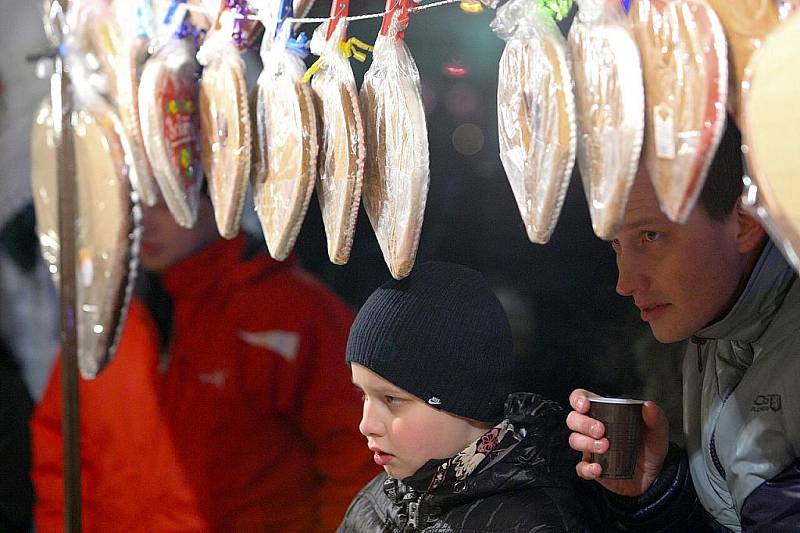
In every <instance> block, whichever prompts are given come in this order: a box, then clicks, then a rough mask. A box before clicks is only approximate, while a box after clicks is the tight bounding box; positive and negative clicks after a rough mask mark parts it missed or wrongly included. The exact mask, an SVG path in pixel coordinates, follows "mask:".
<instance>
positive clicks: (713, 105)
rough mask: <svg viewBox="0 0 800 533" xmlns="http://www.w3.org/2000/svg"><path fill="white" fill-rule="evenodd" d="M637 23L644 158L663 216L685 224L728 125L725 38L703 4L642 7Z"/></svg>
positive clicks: (652, 2)
mask: <svg viewBox="0 0 800 533" xmlns="http://www.w3.org/2000/svg"><path fill="white" fill-rule="evenodd" d="M630 19H631V21H632V24H633V32H634V36H635V38H636V43H637V44H638V46H639V52H640V53H641V58H642V68H643V72H644V88H645V137H644V147H643V149H642V158H643V160H644V165H645V167H646V169H647V172H648V174H649V175H650V179H651V180H652V181H653V186H654V188H655V191H656V195H657V197H658V201H659V204H660V205H661V210H662V211H663V212H664V213H665V214H666V215H667V217H668V218H669V219H670V220H672V221H674V222H684V221H685V220H686V219H687V218H688V216H689V214H690V213H691V211H692V208H693V207H694V205H695V203H696V201H697V197H698V196H699V194H700V191H701V190H702V188H703V183H704V181H705V174H706V172H707V170H708V166H709V165H710V164H711V160H712V159H713V157H714V154H715V152H716V149H717V146H718V144H719V138H720V135H721V134H722V129H723V127H724V125H725V103H726V97H727V87H728V85H727V82H728V56H727V45H726V43H725V34H724V33H723V31H722V26H721V25H720V22H719V19H718V18H717V16H716V14H715V13H714V10H713V9H711V7H710V6H709V5H708V4H707V3H706V2H705V1H704V0H670V1H664V0H637V1H636V2H634V3H632V4H631V10H630Z"/></svg>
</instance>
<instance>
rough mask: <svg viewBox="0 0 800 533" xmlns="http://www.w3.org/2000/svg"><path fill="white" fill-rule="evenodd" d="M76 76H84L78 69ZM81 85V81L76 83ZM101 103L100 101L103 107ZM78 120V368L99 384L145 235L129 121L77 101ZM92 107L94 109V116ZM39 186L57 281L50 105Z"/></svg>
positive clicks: (41, 118) (42, 113)
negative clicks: (128, 160)
mask: <svg viewBox="0 0 800 533" xmlns="http://www.w3.org/2000/svg"><path fill="white" fill-rule="evenodd" d="M71 71H72V72H73V73H75V74H77V72H76V70H75V69H71ZM74 83H75V85H79V84H80V83H81V82H80V81H75V82H74ZM96 102H99V101H96ZM76 107H77V109H78V110H77V111H75V112H73V113H72V115H71V117H72V118H71V125H72V128H73V139H74V151H75V166H76V168H75V176H76V181H77V183H76V185H77V187H76V194H77V196H76V203H77V212H78V218H77V220H76V222H75V223H76V226H77V227H76V241H75V247H76V250H75V256H76V259H77V265H76V271H77V276H76V277H77V279H76V286H75V292H76V310H77V315H76V324H77V326H76V329H77V338H78V367H79V369H80V372H81V374H82V375H83V376H84V377H85V378H94V377H96V376H97V374H98V373H99V372H100V371H102V370H103V368H104V367H105V366H106V365H107V364H108V363H109V361H110V360H111V359H112V357H113V355H114V352H115V350H116V346H117V343H118V342H119V338H120V335H121V333H122V326H123V324H124V322H125V316H126V314H127V309H128V303H129V300H130V296H131V294H132V291H133V284H134V280H135V272H136V262H137V257H138V247H139V230H138V229H136V228H137V219H136V213H137V212H138V211H135V209H138V207H135V204H134V203H133V201H132V198H131V188H130V183H129V181H128V179H127V177H126V173H127V171H126V165H125V161H124V150H123V144H122V142H121V134H122V129H121V123H120V121H119V119H118V118H117V117H115V116H114V115H113V112H112V111H111V110H110V109H103V106H102V104H101V105H100V106H92V105H85V104H83V103H81V99H80V98H79V97H76ZM90 109H93V110H91V111H90ZM31 150H32V154H31V161H32V169H31V180H32V189H33V192H34V194H33V200H34V207H35V210H36V221H37V233H38V234H39V242H40V244H41V250H42V255H43V257H44V259H45V262H46V263H47V264H48V266H49V270H50V272H51V273H52V274H53V276H54V277H55V278H56V279H57V278H58V275H59V272H60V266H59V247H60V240H59V234H58V202H59V199H58V194H59V190H58V181H57V173H56V159H57V154H56V150H55V145H54V131H53V117H52V113H51V108H50V105H49V102H45V103H43V104H42V105H41V106H40V108H39V110H38V112H37V115H36V119H35V122H34V125H33V129H32V134H31Z"/></svg>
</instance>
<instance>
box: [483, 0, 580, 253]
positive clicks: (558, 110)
mask: <svg viewBox="0 0 800 533" xmlns="http://www.w3.org/2000/svg"><path fill="white" fill-rule="evenodd" d="M492 29H493V30H494V31H495V32H496V33H497V34H498V36H499V37H500V38H502V39H504V40H505V41H506V46H505V48H504V49H503V55H502V56H501V58H500V72H499V76H498V83H497V130H498V135H499V138H500V160H501V162H502V163H503V168H504V169H505V171H506V175H507V176H508V181H509V183H510V184H511V190H512V191H513V193H514V198H515V199H516V200H517V207H518V208H519V211H520V215H521V216H522V220H523V222H524V224H525V231H526V233H527V234H528V238H529V239H530V240H531V241H532V242H536V243H542V244H543V243H546V242H548V241H549V240H550V236H551V235H552V233H553V230H554V229H555V226H556V223H557V222H558V216H559V214H560V213H561V207H562V206H563V204H564V197H565V196H566V193H567V187H568V186H569V179H570V176H571V174H572V168H573V165H574V164H575V150H576V120H575V101H574V98H573V92H572V91H573V87H572V86H573V81H572V74H571V71H570V68H569V62H568V58H567V49H566V42H565V40H564V38H563V37H562V35H561V33H560V31H559V30H558V27H557V26H556V25H555V22H554V21H553V19H552V18H551V16H550V14H549V13H547V12H545V11H544V10H543V9H542V8H541V7H540V5H539V3H538V2H537V1H536V0H509V2H508V3H506V4H504V5H503V6H501V7H500V8H499V9H498V10H497V17H496V18H495V20H494V21H493V22H492Z"/></svg>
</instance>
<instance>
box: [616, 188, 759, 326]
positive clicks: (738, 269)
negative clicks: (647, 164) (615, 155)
mask: <svg viewBox="0 0 800 533" xmlns="http://www.w3.org/2000/svg"><path fill="white" fill-rule="evenodd" d="M746 216H747V215H746V214H743V212H742V210H741V208H740V207H738V206H737V207H736V208H734V210H733V212H732V213H731V214H730V215H728V216H727V217H725V218H724V219H722V220H714V219H712V218H710V217H709V216H708V214H707V213H706V211H705V209H703V208H702V207H701V206H700V205H698V206H697V207H696V208H695V209H694V210H693V211H692V214H691V215H690V217H689V219H688V220H687V222H686V223H685V224H676V223H674V222H670V221H669V220H668V219H667V218H666V217H665V216H664V215H663V213H662V212H661V209H660V208H659V205H658V200H657V198H656V193H655V190H654V189H653V185H652V183H651V182H650V179H649V177H648V176H647V175H646V174H645V173H644V172H640V173H639V175H638V176H637V178H636V182H635V183H634V186H633V188H632V190H631V193H630V197H629V199H628V205H627V208H626V211H625V217H624V221H623V226H622V228H621V229H620V231H619V232H618V233H617V235H616V238H615V239H613V240H612V247H613V248H614V251H615V252H616V254H617V267H618V269H619V278H618V280H617V292H618V293H619V294H621V295H623V296H631V297H633V299H634V302H635V304H636V307H638V308H639V310H640V312H641V317H642V320H644V321H645V322H648V323H649V324H650V328H651V329H652V331H653V335H654V336H655V337H656V338H657V339H658V340H659V341H661V342H676V341H681V340H685V339H687V338H689V337H690V336H691V335H693V334H695V333H697V332H698V331H699V330H700V329H702V328H703V327H704V326H706V325H708V324H709V323H711V322H713V321H714V320H715V319H717V318H720V317H721V315H722V314H723V313H725V312H727V311H728V310H729V309H730V307H731V306H732V305H733V303H734V302H735V300H736V298H737V296H738V293H739V290H740V284H741V283H742V280H743V279H745V278H746V277H747V276H748V275H749V270H748V268H749V265H750V260H751V255H752V254H750V252H752V251H753V250H754V242H755V240H754V239H752V238H750V239H747V238H746V237H747V231H748V228H752V227H754V226H753V224H755V223H754V222H753V220H752V218H750V219H749V220H745V218H742V217H746ZM743 221H744V223H743ZM757 229H758V230H760V231H761V235H763V230H761V229H760V226H759V227H758V228H757ZM753 231H756V230H753ZM743 236H744V237H745V238H743ZM758 242H760V239H759V240H758ZM756 244H757V243H756Z"/></svg>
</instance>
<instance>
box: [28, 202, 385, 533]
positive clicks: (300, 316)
mask: <svg viewBox="0 0 800 533" xmlns="http://www.w3.org/2000/svg"><path fill="white" fill-rule="evenodd" d="M253 248H255V247H253V246H251V245H250V244H249V243H248V240H247V238H246V237H245V236H243V235H240V236H238V237H237V238H235V239H233V240H231V241H226V240H223V239H220V238H219V236H218V234H217V231H216V226H215V224H214V217H213V213H212V207H211V203H210V202H209V200H208V199H207V198H205V197H203V199H202V200H201V205H200V212H199V215H198V221H197V223H196V225H195V226H194V228H192V229H185V228H182V227H180V226H178V224H177V223H175V221H174V220H173V219H172V216H171V215H170V213H169V212H168V210H167V208H166V206H165V205H164V203H163V201H162V202H160V203H159V204H158V205H157V206H156V207H153V208H145V210H144V232H143V240H142V250H141V263H142V265H143V267H144V268H145V269H147V270H148V271H150V272H155V273H157V275H155V276H153V275H151V276H150V278H151V281H153V282H155V285H153V283H151V284H150V287H151V290H150V291H149V292H150V297H148V298H144V301H143V299H134V301H133V302H132V304H131V306H130V310H129V313H128V318H127V322H126V324H125V329H124V332H123V334H122V337H121V341H120V345H119V348H118V350H117V353H116V355H115V358H114V359H113V360H112V361H111V363H110V364H109V365H108V367H107V368H105V369H104V370H103V371H102V372H101V373H100V374H99V375H98V377H97V378H96V379H94V380H81V381H80V409H81V412H80V430H81V476H82V480H81V481H82V495H83V526H84V527H83V530H84V531H85V532H87V533H91V532H95V531H97V532H109V531H125V532H138V531H141V532H151V533H152V532H162V531H169V532H199V531H225V532H228V531H237V532H249V531H253V532H256V531H257V532H264V531H280V532H295V531H297V532H305V531H333V530H335V529H336V526H337V525H338V524H339V522H341V519H342V517H343V515H344V512H345V510H346V509H347V505H348V504H349V502H350V500H352V499H353V497H354V496H355V494H356V493H357V492H358V490H359V489H360V488H361V487H362V486H363V485H364V484H365V483H366V482H367V481H368V480H369V479H370V478H371V477H373V476H374V475H375V473H376V471H377V467H376V466H375V465H374V464H372V460H371V457H370V455H369V454H368V453H367V452H365V451H364V447H363V443H362V437H361V436H360V435H359V434H358V431H356V429H355V428H357V427H358V421H359V419H360V415H361V413H360V409H359V402H358V395H357V394H356V392H355V389H354V388H353V386H352V384H351V383H350V376H349V373H348V372H347V368H346V367H343V366H342V365H341V360H342V356H343V354H344V351H345V346H346V343H347V334H348V330H349V327H350V324H351V322H352V318H353V315H352V313H351V311H350V309H349V308H348V307H347V306H346V305H345V304H344V303H343V302H342V301H341V300H340V299H339V298H337V297H336V296H335V295H334V294H333V293H332V292H330V291H329V290H328V289H326V288H325V287H324V286H323V285H322V284H321V283H319V282H318V281H316V280H314V279H313V278H312V277H311V276H309V275H308V274H306V273H304V272H303V271H302V270H301V269H300V268H299V267H298V266H296V265H295V264H294V263H293V262H292V261H291V260H288V261H286V262H283V263H281V262H277V261H274V260H272V259H270V258H269V257H268V256H267V255H265V254H263V253H257V251H254V250H253ZM158 284H160V285H161V290H155V291H153V290H152V287H153V286H156V287H158ZM154 294H155V297H153V295H154ZM159 299H160V300H161V303H160V304H159V305H154V304H153V303H152V301H153V300H159ZM147 300H149V301H150V305H149V306H148V305H147V304H146V301H147ZM165 307H166V308H167V311H168V312H167V313H163V314H164V317H162V318H160V319H156V318H154V317H156V316H158V315H159V313H158V311H159V310H161V311H163V310H164V308H165ZM59 375H60V368H59V364H58V363H57V364H56V367H55V368H54V370H53V374H52V376H51V379H50V383H49V386H48V387H47V390H46V392H45V395H44V398H43V399H42V401H41V403H40V404H39V405H38V407H37V409H36V411H35V414H34V418H33V422H32V438H33V473H32V477H33V482H34V487H35V490H36V494H37V501H36V507H35V521H36V525H37V531H39V532H40V533H48V532H51V531H62V528H63V461H62V434H61V421H60V420H61V401H60V394H61V391H60V380H59Z"/></svg>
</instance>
